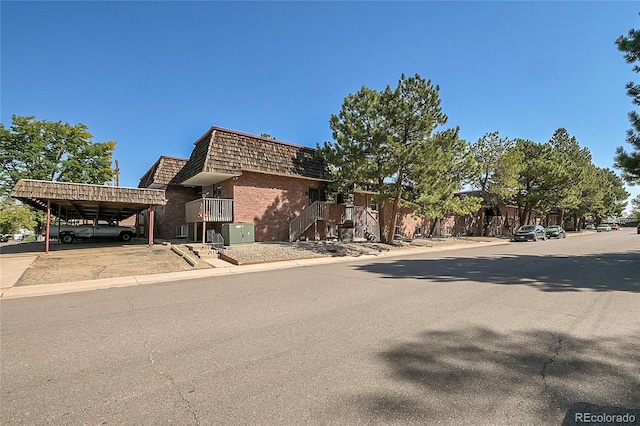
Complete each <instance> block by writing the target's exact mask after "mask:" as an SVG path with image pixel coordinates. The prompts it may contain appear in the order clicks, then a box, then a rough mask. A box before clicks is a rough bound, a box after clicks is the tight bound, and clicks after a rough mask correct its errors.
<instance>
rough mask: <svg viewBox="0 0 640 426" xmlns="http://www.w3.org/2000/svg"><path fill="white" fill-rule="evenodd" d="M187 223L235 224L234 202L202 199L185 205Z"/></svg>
mask: <svg viewBox="0 0 640 426" xmlns="http://www.w3.org/2000/svg"><path fill="white" fill-rule="evenodd" d="M185 209H186V210H185V216H186V220H187V223H194V222H233V200H232V199H225V198H200V199H198V200H193V201H189V202H188V203H186V204H185Z"/></svg>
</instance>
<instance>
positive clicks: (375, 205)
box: [369, 197, 378, 212]
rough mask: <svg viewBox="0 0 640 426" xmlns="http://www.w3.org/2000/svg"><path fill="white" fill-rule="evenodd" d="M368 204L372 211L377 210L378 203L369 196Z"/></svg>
mask: <svg viewBox="0 0 640 426" xmlns="http://www.w3.org/2000/svg"><path fill="white" fill-rule="evenodd" d="M369 206H370V207H371V210H372V211H374V212H375V211H377V210H378V203H376V200H375V199H374V198H373V197H371V202H370V203H369Z"/></svg>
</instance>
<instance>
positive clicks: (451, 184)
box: [408, 128, 482, 236]
mask: <svg viewBox="0 0 640 426" xmlns="http://www.w3.org/2000/svg"><path fill="white" fill-rule="evenodd" d="M424 148H425V150H426V152H425V153H424V154H423V156H424V157H425V158H428V159H429V160H428V161H425V162H422V163H420V164H417V165H416V166H415V167H414V173H412V175H413V176H415V177H416V181H415V182H414V184H413V185H412V188H413V192H414V196H413V197H411V198H408V199H409V202H408V204H409V205H411V206H412V207H414V214H415V216H419V217H427V218H429V219H431V228H430V229H429V233H428V235H429V236H430V235H432V234H433V231H434V229H435V226H436V224H437V221H438V220H439V219H441V218H443V217H446V216H449V215H452V214H456V215H462V216H464V215H469V214H473V213H476V212H477V211H478V210H479V209H480V205H481V204H482V198H480V197H471V196H466V197H463V196H459V195H457V192H458V191H460V189H461V188H462V186H463V185H464V184H465V183H470V182H472V181H475V180H476V179H477V177H478V165H477V163H476V161H475V158H474V157H473V155H472V153H471V149H470V147H469V144H468V143H467V142H466V141H464V140H462V139H460V137H459V129H457V128H456V129H448V130H445V131H443V132H439V133H436V134H435V135H434V137H433V138H432V140H431V144H429V145H425V146H424Z"/></svg>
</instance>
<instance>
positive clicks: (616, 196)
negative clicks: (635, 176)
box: [589, 168, 630, 219]
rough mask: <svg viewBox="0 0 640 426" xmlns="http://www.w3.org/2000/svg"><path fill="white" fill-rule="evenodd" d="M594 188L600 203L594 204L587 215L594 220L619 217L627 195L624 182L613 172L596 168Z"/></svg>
mask: <svg viewBox="0 0 640 426" xmlns="http://www.w3.org/2000/svg"><path fill="white" fill-rule="evenodd" d="M596 188H597V190H598V191H599V192H600V194H599V197H598V198H600V201H599V202H598V203H597V204H594V205H593V206H592V208H591V209H590V211H589V213H590V214H591V215H592V216H594V217H596V218H601V219H602V218H607V217H609V216H620V215H621V214H622V212H623V211H624V209H625V207H626V206H627V203H626V199H627V198H628V197H629V195H630V194H629V193H628V192H627V191H626V190H625V188H624V180H623V179H622V178H621V177H620V176H618V175H617V174H616V173H615V172H614V171H613V170H611V169H607V168H598V169H597V171H596Z"/></svg>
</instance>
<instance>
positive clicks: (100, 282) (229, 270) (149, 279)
mask: <svg viewBox="0 0 640 426" xmlns="http://www.w3.org/2000/svg"><path fill="white" fill-rule="evenodd" d="M508 243H509V241H508V240H503V241H495V242H477V243H466V244H456V245H452V246H441V247H419V248H407V249H403V250H394V251H390V252H380V253H376V254H366V255H360V256H341V257H320V258H313V259H294V260H284V261H278V262H269V263H260V264H253V265H242V266H235V265H230V264H228V263H226V262H224V265H223V264H222V263H220V262H218V263H217V265H215V266H216V267H215V268H213V269H198V270H194V271H183V272H169V273H164V274H152V275H137V276H128V277H117V278H103V279H97V280H87V281H75V282H67V283H55V284H42V285H30V286H20V287H13V285H14V284H15V282H16V281H17V280H18V278H19V277H20V276H21V275H22V273H23V272H24V271H25V270H26V269H27V268H28V267H29V266H30V265H31V262H33V260H34V259H35V258H36V256H20V257H9V258H7V259H4V258H0V259H1V260H2V261H3V263H2V264H1V267H2V275H1V276H0V281H2V283H3V284H2V288H0V299H13V298H20V297H32V296H47V295H53V294H63V293H73V292H78V291H89V290H100V289H107V288H115V287H129V286H135V285H143V284H153V283H161V282H169V281H182V280H190V279H199V278H210V277H217V276H222V275H231V274H243V273H250V272H262V271H271V270H275V269H288V268H297V267H301V266H312V265H322V264H328V263H345V262H353V261H357V260H374V259H380V258H387V257H401V256H410V255H414V254H420V253H431V252H439V251H450V250H458V249H462V248H475V247H487V246H493V245H501V244H508ZM4 261H6V262H7V263H6V269H5V263H4ZM9 271H11V272H10V273H9ZM5 273H9V274H8V275H7V276H5ZM5 278H6V281H5Z"/></svg>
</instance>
